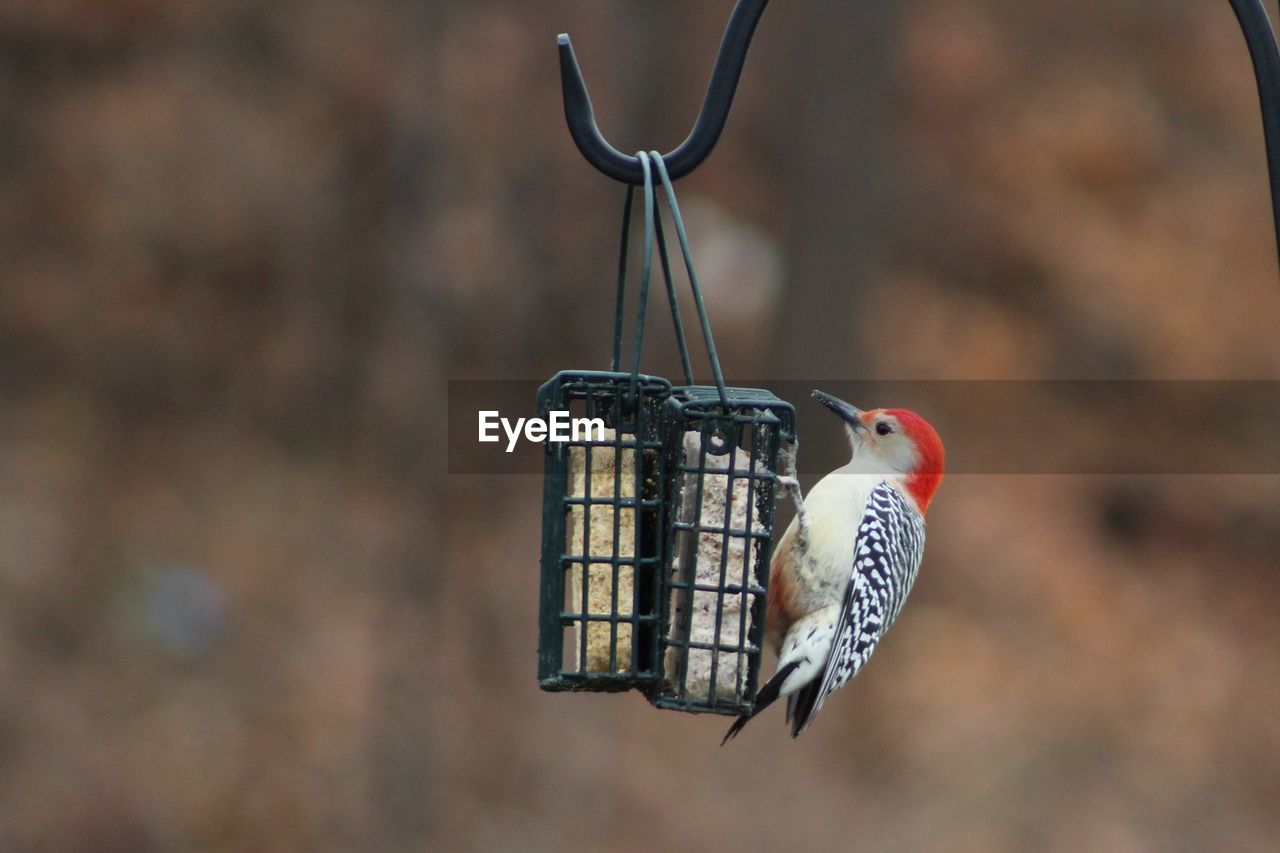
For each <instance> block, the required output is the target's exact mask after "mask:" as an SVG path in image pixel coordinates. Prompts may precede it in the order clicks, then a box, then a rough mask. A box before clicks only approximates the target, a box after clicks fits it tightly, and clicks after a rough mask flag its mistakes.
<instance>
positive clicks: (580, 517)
mask: <svg viewBox="0 0 1280 853" xmlns="http://www.w3.org/2000/svg"><path fill="white" fill-rule="evenodd" d="M632 383H633V376H632V374H629V373H610V372H585V371H584V372H566V373H560V374H558V375H557V376H555V377H554V378H553V379H552V380H551V381H549V382H548V383H547V384H546V385H544V386H543V388H542V389H541V390H540V391H539V394H538V412H539V416H540V417H544V418H546V417H548V416H549V415H550V414H551V413H552V412H557V411H560V412H567V413H568V414H569V416H570V417H571V418H573V419H581V420H582V421H584V422H587V421H592V420H598V421H599V426H598V428H596V429H591V428H588V429H586V430H584V431H582V432H580V433H574V434H573V435H572V436H571V438H570V440H569V441H567V442H548V443H547V450H546V474H545V485H544V501H543V554H542V605H541V610H542V614H541V632H540V639H539V666H538V677H539V680H540V682H541V684H542V687H543V688H544V689H547V690H604V691H613V690H627V689H629V688H632V687H637V686H640V687H643V686H644V685H646V684H651V683H654V682H656V681H657V680H658V679H659V678H660V673H659V671H658V662H657V661H656V660H655V656H654V653H653V649H654V639H653V638H654V637H656V634H657V628H658V622H659V617H658V613H657V606H656V603H657V601H658V597H659V590H658V587H659V584H660V582H661V579H660V576H659V571H658V566H659V562H660V550H661V544H662V536H661V530H662V520H663V512H664V501H663V491H662V490H663V488H664V482H665V478H664V477H663V476H661V470H660V465H661V453H660V451H661V448H662V439H661V432H660V428H661V413H662V406H663V403H664V402H665V401H666V399H667V398H668V397H669V396H670V393H671V385H670V383H668V382H667V381H666V380H665V379H660V378H655V377H647V376H639V377H636V378H635V389H634V396H633V393H632Z"/></svg>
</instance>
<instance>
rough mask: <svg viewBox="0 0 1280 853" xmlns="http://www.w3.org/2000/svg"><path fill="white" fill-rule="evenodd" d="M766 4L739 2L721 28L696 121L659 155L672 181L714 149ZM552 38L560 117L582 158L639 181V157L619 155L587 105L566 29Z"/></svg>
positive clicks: (625, 179) (748, 0)
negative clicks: (556, 50)
mask: <svg viewBox="0 0 1280 853" xmlns="http://www.w3.org/2000/svg"><path fill="white" fill-rule="evenodd" d="M767 5H769V0H738V5H737V6H735V7H734V9H733V14H732V15H730V17H729V25H728V26H727V27H726V28H725V31H724V40H723V41H721V42H720V53H719V55H717V56H716V65H715V68H714V69H713V70H712V72H711V83H710V84H709V85H708V86H707V95H706V97H705V98H704V99H703V101H702V109H701V110H700V111H699V112H698V120H697V121H696V122H695V123H694V125H693V130H692V131H690V133H689V136H688V137H687V138H686V139H685V141H684V142H682V143H680V145H679V147H677V148H676V149H675V150H674V151H671V152H670V153H668V154H664V155H662V159H663V160H664V161H665V162H666V164H667V172H668V174H669V175H670V176H671V180H673V181H674V180H677V179H679V178H683V177H684V176H685V175H687V174H689V173H690V172H692V171H693V170H694V169H696V168H698V166H699V165H701V164H702V161H703V160H705V159H707V155H708V154H710V153H711V149H713V148H715V147H716V142H717V141H718V140H719V139H720V132H721V131H723V130H724V125H725V122H726V121H727V120H728V118H729V109H730V107H732V106H733V96H734V93H735V92H736V91H737V89H738V78H739V77H740V76H741V75H742V66H743V64H744V63H745V62H746V60H747V50H748V48H750V47H751V37H752V36H753V35H755V31H756V25H757V24H758V23H760V16H761V15H763V14H764V8H765V6H767ZM556 42H557V44H559V46H560V83H561V87H562V88H563V89H564V116H565V120H566V121H568V123H569V133H570V134H572V136H573V141H574V142H575V143H576V144H577V146H578V150H579V151H581V152H582V156H584V157H586V158H587V162H589V163H590V164H591V165H593V166H595V167H596V168H597V169H599V170H600V171H601V172H604V173H605V174H606V175H608V176H609V177H611V178H613V179H614V180H617V181H622V182H623V183H626V184H636V185H642V184H643V183H644V170H643V169H642V168H641V164H640V161H639V159H638V158H636V157H629V156H627V155H626V154H623V153H622V152H621V151H619V150H618V149H617V148H614V147H613V146H612V145H610V144H609V142H608V141H607V140H606V139H605V138H604V137H603V136H601V134H600V128H599V127H598V126H597V125H596V117H595V111H594V110H592V108H591V97H590V96H589V95H588V94H587V84H586V83H585V82H584V81H583V79H582V70H581V69H580V68H579V67H578V58H577V57H576V56H575V55H574V53H573V44H572V42H570V41H569V35H568V33H561V35H560V36H559V37H558V38H557V39H556Z"/></svg>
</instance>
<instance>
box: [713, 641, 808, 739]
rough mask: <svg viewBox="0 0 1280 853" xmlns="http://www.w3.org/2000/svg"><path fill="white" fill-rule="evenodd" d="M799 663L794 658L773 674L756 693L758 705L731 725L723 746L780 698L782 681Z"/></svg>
mask: <svg viewBox="0 0 1280 853" xmlns="http://www.w3.org/2000/svg"><path fill="white" fill-rule="evenodd" d="M799 665H800V661H798V660H794V661H792V662H791V663H789V664H787V665H786V666H784V667H782V668H781V669H779V670H778V671H777V672H775V673H774V674H773V678H770V679H769V681H768V683H766V684H765V686H764V687H761V688H760V692H759V693H757V694H756V705H755V707H754V708H752V709H751V713H750V714H743V715H742V716H741V717H738V719H736V720H734V721H733V725H732V726H729V731H728V732H727V733H726V734H725V736H724V740H722V741H720V745H721V746H724V745H725V744H726V743H728V742H729V741H731V740H733V739H734V738H735V737H737V735H738V732H740V731H742V727H743V726H745V725H746V724H747V723H749V722H751V720H752V719H753V718H754V717H755V715H756V714H759V713H760V712H761V711H763V710H764V709H765V708H768V707H769V706H770V705H772V704H773V703H774V702H776V701H777V700H778V694H779V691H781V690H782V683H783V682H784V681H786V680H787V676H789V675H791V673H792V672H794V671H795V669H796V667H798V666H799Z"/></svg>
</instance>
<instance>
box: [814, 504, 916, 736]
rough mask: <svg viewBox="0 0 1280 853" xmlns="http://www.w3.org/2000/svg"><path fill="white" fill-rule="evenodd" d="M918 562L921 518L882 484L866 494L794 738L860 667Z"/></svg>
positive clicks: (894, 615) (890, 620) (895, 614)
mask: <svg viewBox="0 0 1280 853" xmlns="http://www.w3.org/2000/svg"><path fill="white" fill-rule="evenodd" d="M923 557H924V519H923V518H921V516H920V513H919V512H917V511H916V508H915V507H914V506H912V505H911V503H910V502H909V501H908V500H907V499H906V498H904V497H903V496H902V494H901V493H900V492H899V491H898V490H897V489H896V488H894V487H893V486H890V485H889V484H887V483H882V484H881V485H879V486H877V487H876V488H875V489H873V490H872V492H871V496H870V498H868V500H867V506H866V511H865V514H864V515H863V517H862V523H861V524H859V525H858V538H857V540H856V541H855V543H854V556H853V567H852V572H851V574H850V577H849V586H848V588H847V589H846V590H845V596H844V606H843V608H842V609H841V612H840V621H839V622H838V623H837V624H836V633H835V643H834V644H833V645H832V647H831V657H830V658H828V659H827V666H826V669H825V671H824V672H823V675H822V679H821V681H820V682H818V685H820V686H818V687H817V690H816V691H815V692H814V695H813V697H812V700H811V701H812V705H811V707H809V708H808V709H805V708H799V709H797V710H799V711H804V710H807V711H808V713H807V714H803V719H796V720H794V721H793V723H794V731H795V733H796V734H798V733H799V732H801V731H803V730H804V727H805V726H807V725H808V724H809V721H810V720H812V719H813V717H814V715H815V714H817V713H818V709H820V708H821V707H822V703H823V701H824V700H825V699H826V698H827V696H829V695H830V694H831V693H832V692H834V691H836V690H839V689H840V688H841V687H843V686H844V685H845V683H846V682H847V681H848V680H849V679H851V678H853V677H854V676H855V675H857V674H858V671H859V670H861V669H862V667H863V665H864V664H866V662H867V659H868V658H870V657H871V653H872V652H873V651H874V650H875V647H876V643H878V642H879V641H880V638H881V637H882V636H884V632H885V631H887V630H888V629H889V626H890V625H892V624H893V620H894V619H896V618H897V617H898V613H899V611H901V610H902V605H903V604H904V603H905V602H906V600H907V593H909V592H910V591H911V587H912V585H913V584H914V583H915V581H916V574H917V573H918V572H919V571H920V561H921V559H922V558H923ZM806 704H808V703H806Z"/></svg>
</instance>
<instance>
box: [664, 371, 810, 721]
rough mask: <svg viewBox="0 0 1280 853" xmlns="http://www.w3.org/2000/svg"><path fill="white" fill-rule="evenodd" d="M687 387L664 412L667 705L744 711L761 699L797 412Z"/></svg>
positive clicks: (766, 396) (746, 393)
mask: <svg viewBox="0 0 1280 853" xmlns="http://www.w3.org/2000/svg"><path fill="white" fill-rule="evenodd" d="M725 390H726V392H727V394H726V396H727V402H726V401H725V400H724V399H722V397H721V396H720V394H719V389H717V388H708V387H696V386H695V387H686V388H677V389H676V392H675V394H674V395H673V396H672V397H671V398H670V399H669V400H667V404H666V406H665V408H664V411H663V425H662V433H663V462H664V464H663V467H664V469H665V473H666V477H667V482H666V487H665V493H666V513H665V521H666V523H665V530H664V532H665V534H666V540H665V542H664V551H663V555H664V558H663V561H662V568H663V585H662V587H661V592H662V595H661V598H660V602H661V617H662V618H661V621H660V630H659V637H660V645H661V649H660V653H659V661H660V663H661V665H662V670H663V678H662V680H661V681H660V682H659V683H658V685H657V693H656V694H655V695H654V696H653V697H652V698H653V701H654V703H655V704H656V705H658V707H661V708H675V709H678V710H683V711H711V712H717V713H725V714H741V713H744V712H746V711H749V710H750V709H751V707H752V705H753V703H754V701H755V695H756V688H757V685H758V680H759V675H760V659H761V655H762V651H763V638H764V613H765V597H766V595H767V593H768V584H769V560H770V557H771V555H772V552H773V517H774V497H775V493H776V487H777V474H776V472H777V470H778V460H779V457H780V454H781V451H782V450H783V447H784V445H786V444H791V445H794V443H795V410H794V409H793V408H792V406H791V404H790V403H787V402H784V401H783V400H780V399H779V398H777V397H775V396H774V395H773V394H771V393H769V392H768V391H764V390H760V389H753V388H732V389H725Z"/></svg>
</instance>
